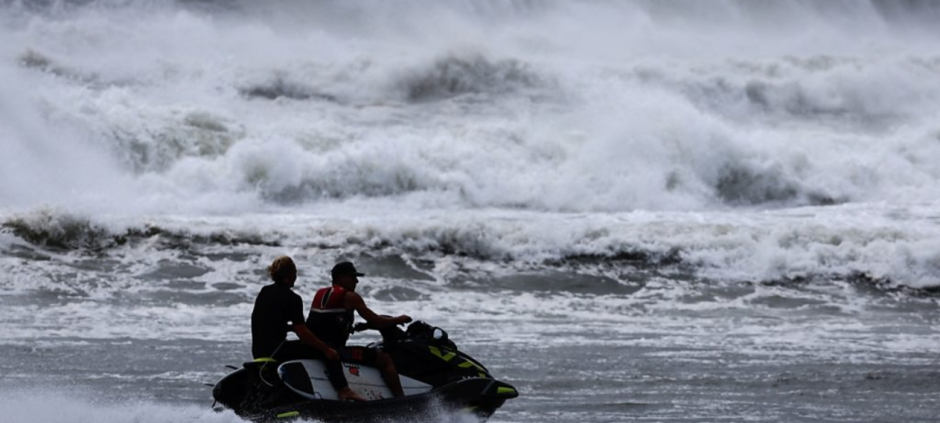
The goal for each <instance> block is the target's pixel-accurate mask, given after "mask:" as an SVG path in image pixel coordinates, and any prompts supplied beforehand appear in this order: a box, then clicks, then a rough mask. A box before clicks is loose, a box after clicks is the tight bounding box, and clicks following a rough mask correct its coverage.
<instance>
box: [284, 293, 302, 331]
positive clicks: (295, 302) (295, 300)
mask: <svg viewBox="0 0 940 423" xmlns="http://www.w3.org/2000/svg"><path fill="white" fill-rule="evenodd" d="M287 318H288V319H290V323H291V325H296V324H298V323H299V324H304V300H303V299H302V298H300V295H293V296H292V298H291V301H290V309H288V316H287Z"/></svg>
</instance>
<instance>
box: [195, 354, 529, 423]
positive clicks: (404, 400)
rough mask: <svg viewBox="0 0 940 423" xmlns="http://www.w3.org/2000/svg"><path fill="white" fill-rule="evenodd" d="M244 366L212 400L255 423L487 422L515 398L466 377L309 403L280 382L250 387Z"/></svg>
mask: <svg viewBox="0 0 940 423" xmlns="http://www.w3.org/2000/svg"><path fill="white" fill-rule="evenodd" d="M250 364H251V363H246V368H243V369H239V370H236V371H235V372H232V373H230V374H229V375H227V376H225V377H224V378H222V380H220V381H219V383H217V384H216V386H215V388H214V389H213V396H214V397H215V399H216V401H217V402H219V403H220V404H222V405H223V406H225V407H227V408H231V409H233V410H234V411H235V413H236V414H238V415H239V416H241V417H243V418H245V419H248V420H251V421H255V422H274V421H285V420H290V419H316V420H321V421H325V422H339V421H342V422H359V423H369V422H377V421H388V419H389V418H392V419H396V420H398V419H409V420H410V419H421V418H422V417H428V416H433V415H435V414H436V413H441V412H470V413H473V414H475V415H477V416H479V417H481V418H487V417H489V416H491V415H492V414H493V413H494V412H495V411H496V410H497V409H498V408H499V407H501V406H502V405H503V403H504V402H505V401H506V400H507V399H510V398H515V397H517V396H518V393H516V390H515V388H513V387H512V386H510V385H508V384H506V383H503V382H500V381H498V380H496V379H490V378H468V379H462V380H458V381H454V382H451V383H449V384H447V385H444V386H441V387H438V388H435V389H433V390H431V391H430V392H428V393H424V394H419V395H409V396H405V397H401V398H389V399H381V400H374V401H367V402H341V401H335V400H325V399H324V400H315V399H308V398H303V397H301V396H300V395H297V394H296V393H295V392H293V391H292V390H291V389H289V388H287V387H286V386H285V385H283V384H282V383H275V384H273V385H274V386H267V385H264V388H260V387H258V386H253V385H255V384H257V383H258V380H254V379H255V378H254V377H253V375H252V373H254V372H255V371H254V369H252V367H254V366H250ZM262 383H264V382H262Z"/></svg>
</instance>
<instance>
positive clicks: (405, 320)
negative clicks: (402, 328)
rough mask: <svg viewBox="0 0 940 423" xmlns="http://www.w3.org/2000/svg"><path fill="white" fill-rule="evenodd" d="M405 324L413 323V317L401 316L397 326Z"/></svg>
mask: <svg viewBox="0 0 940 423" xmlns="http://www.w3.org/2000/svg"><path fill="white" fill-rule="evenodd" d="M405 323H411V317H410V316H406V315H404V314H402V315H401V316H398V323H397V324H399V325H403V324H405Z"/></svg>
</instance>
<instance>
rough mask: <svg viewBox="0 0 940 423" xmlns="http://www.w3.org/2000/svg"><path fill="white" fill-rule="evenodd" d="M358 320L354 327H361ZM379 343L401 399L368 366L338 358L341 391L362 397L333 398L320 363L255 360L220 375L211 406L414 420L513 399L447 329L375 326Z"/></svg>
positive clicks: (486, 411)
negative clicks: (399, 387)
mask: <svg viewBox="0 0 940 423" xmlns="http://www.w3.org/2000/svg"><path fill="white" fill-rule="evenodd" d="M365 329H368V326H367V325H365V324H360V325H357V327H356V330H365ZM381 332H382V341H380V342H376V343H373V344H371V345H369V347H371V348H378V349H381V350H382V351H383V352H385V353H386V354H389V355H390V356H391V357H392V360H393V361H394V362H395V367H396V368H397V369H398V373H399V376H400V378H401V382H402V388H403V389H404V391H405V396H404V397H400V398H394V397H393V396H392V392H391V390H389V388H388V387H387V386H386V385H385V382H384V381H383V380H382V375H381V373H380V372H379V371H378V369H375V368H373V367H370V366H364V365H360V364H352V363H343V368H344V370H345V372H346V380H347V381H348V382H349V388H350V389H352V390H353V391H355V392H356V393H358V394H359V395H360V396H362V397H363V398H366V399H367V400H368V401H366V402H341V401H338V396H337V393H336V390H335V389H334V388H333V386H332V385H331V384H330V382H329V379H328V378H327V372H326V366H325V365H324V364H323V362H322V360H314V359H305V360H292V361H288V362H285V363H277V362H275V361H274V360H272V359H258V360H255V361H252V362H248V363H245V364H244V365H243V367H242V368H240V369H237V370H235V371H233V372H231V373H229V374H227V375H225V376H224V377H222V379H220V380H219V381H218V382H217V383H216V384H215V387H214V388H213V389H212V396H213V397H214V398H215V400H216V402H217V403H218V404H221V405H222V406H223V407H225V408H229V409H232V410H233V411H234V412H235V413H236V414H237V415H239V416H241V417H243V418H246V419H249V420H253V421H259V422H270V421H283V420H288V419H294V418H308V419H317V420H321V421H344V422H349V421H355V422H369V421H378V420H386V421H387V419H389V418H394V419H398V418H420V417H422V416H428V415H430V413H435V412H437V411H440V410H448V411H461V410H463V411H469V412H472V413H474V414H477V415H478V416H480V417H482V418H487V417H489V416H491V415H492V414H493V413H494V412H495V411H496V409H498V408H499V407H500V406H502V405H503V403H504V402H505V401H506V400H508V399H511V398H516V397H517V396H519V394H518V392H517V391H516V389H515V388H514V387H512V386H511V385H509V384H507V383H505V382H500V381H498V380H496V379H495V378H493V376H491V375H490V373H489V371H488V370H487V369H486V368H485V367H483V365H482V364H480V363H479V362H477V361H476V360H474V359H473V358H471V357H470V356H468V355H467V354H465V353H463V352H461V351H458V350H457V346H456V345H455V344H454V343H453V342H452V341H451V340H449V339H448V337H447V332H444V330H442V329H440V328H435V327H432V326H429V325H427V324H426V323H423V322H414V323H412V324H411V325H409V326H408V329H407V331H403V330H401V329H399V328H398V327H392V328H388V329H383V330H382V331H381Z"/></svg>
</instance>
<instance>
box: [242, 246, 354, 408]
mask: <svg viewBox="0 0 940 423" xmlns="http://www.w3.org/2000/svg"><path fill="white" fill-rule="evenodd" d="M268 275H270V276H271V280H272V281H273V283H272V284H270V285H266V286H265V287H264V288H261V292H260V293H258V298H256V299H255V307H254V310H252V312H251V354H252V355H253V356H254V358H256V359H258V358H272V359H274V360H277V361H281V362H283V361H289V360H296V359H301V358H321V357H322V356H326V359H327V360H328V361H327V363H328V364H327V365H328V366H329V367H337V366H336V365H337V364H339V354H338V353H337V352H336V350H335V349H333V348H332V347H330V346H329V345H327V344H326V343H324V342H323V341H321V340H320V339H319V338H317V337H316V336H315V335H314V334H313V333H312V332H310V330H309V329H307V325H306V324H305V321H304V309H303V299H301V298H300V295H297V293H295V292H294V291H292V290H291V288H293V287H294V282H296V281H297V266H295V265H294V261H293V260H291V258H290V257H287V256H281V257H278V258H276V259H275V260H274V262H273V263H271V265H270V266H268ZM288 323H289V324H288ZM289 330H292V331H294V333H296V334H297V336H298V337H300V340H299V341H288V340H287V332H288V331H289ZM338 393H339V399H340V400H348V399H353V400H361V398H359V396H358V395H356V393H355V392H353V391H352V390H350V389H349V387H348V386H347V387H345V388H340V389H338Z"/></svg>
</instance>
